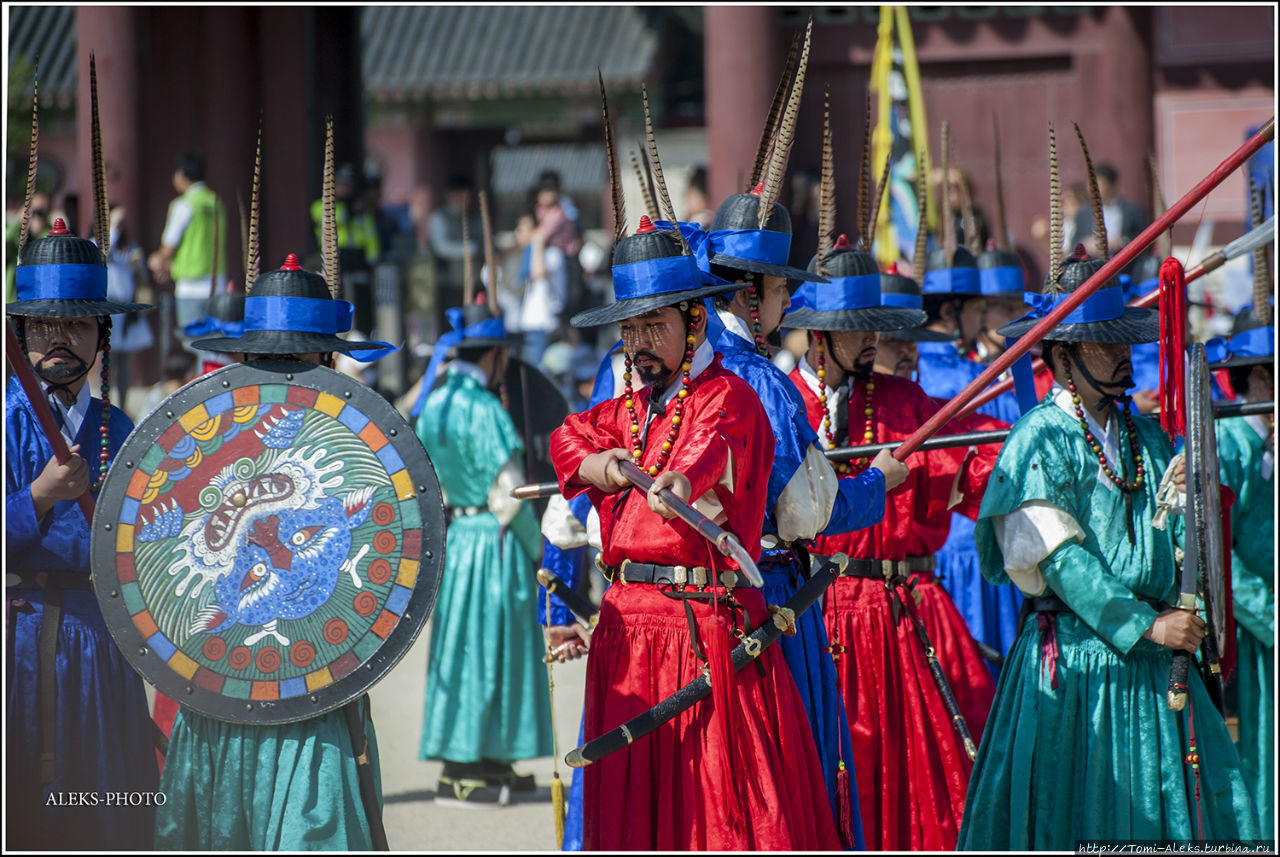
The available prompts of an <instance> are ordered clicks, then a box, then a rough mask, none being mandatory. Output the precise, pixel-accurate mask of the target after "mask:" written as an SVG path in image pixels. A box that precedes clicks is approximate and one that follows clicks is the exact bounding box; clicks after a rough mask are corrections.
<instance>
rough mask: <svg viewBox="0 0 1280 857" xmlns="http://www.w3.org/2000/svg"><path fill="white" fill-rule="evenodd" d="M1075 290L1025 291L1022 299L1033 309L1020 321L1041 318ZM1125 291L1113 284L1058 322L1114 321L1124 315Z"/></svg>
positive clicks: (1094, 294)
mask: <svg viewBox="0 0 1280 857" xmlns="http://www.w3.org/2000/svg"><path fill="white" fill-rule="evenodd" d="M1073 294H1074V292H1065V293H1063V294H1050V295H1042V294H1037V293H1036V292H1023V293H1022V301H1023V303H1025V304H1027V305H1028V306H1029V307H1031V311H1030V312H1028V313H1027V314H1026V315H1024V316H1023V317H1022V318H1020V319H1018V321H1023V320H1025V319H1041V318H1044V317H1045V316H1047V315H1048V314H1049V313H1050V312H1052V311H1053V309H1054V307H1057V306H1058V305H1060V304H1062V303H1063V302H1065V301H1066V300H1067V299H1068V298H1070V297H1071V296H1072V295H1073ZM1124 309H1125V307H1124V292H1123V290H1122V289H1121V288H1120V286H1111V287H1110V288H1106V289H1098V291H1096V292H1094V293H1093V294H1091V295H1089V297H1087V298H1085V300H1084V303H1082V304H1080V306H1078V307H1076V308H1075V309H1073V310H1072V311H1071V312H1070V313H1068V314H1067V317H1066V318H1064V319H1062V320H1061V321H1059V322H1058V324H1086V323H1088V322H1091V321H1113V320H1115V319H1117V318H1120V317H1121V316H1123V315H1124Z"/></svg>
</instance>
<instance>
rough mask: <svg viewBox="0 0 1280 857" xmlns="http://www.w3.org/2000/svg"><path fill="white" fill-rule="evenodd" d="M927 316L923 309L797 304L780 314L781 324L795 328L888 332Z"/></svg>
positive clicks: (918, 321) (915, 323)
mask: <svg viewBox="0 0 1280 857" xmlns="http://www.w3.org/2000/svg"><path fill="white" fill-rule="evenodd" d="M927 319H928V316H926V315H925V313H924V310H920V309H908V308H905V307H867V308H866V309H840V310H815V309H810V308H809V307H801V308H800V309H797V310H795V311H794V312H789V313H787V314H786V315H785V316H783V317H782V324H783V326H784V327H790V328H795V329H799V330H875V331H881V330H883V331H892V330H905V329H908V328H914V327H919V326H920V325H922V324H924V323H925V321H926V320H927Z"/></svg>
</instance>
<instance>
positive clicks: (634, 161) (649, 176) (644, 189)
mask: <svg viewBox="0 0 1280 857" xmlns="http://www.w3.org/2000/svg"><path fill="white" fill-rule="evenodd" d="M641 160H643V161H644V166H643V167H642V166H640V161H641ZM648 166H649V159H648V157H647V156H646V155H645V153H644V149H643V147H642V148H641V150H640V155H639V157H637V156H636V150H635V149H632V150H631V168H632V169H634V170H635V172H636V181H637V182H639V183H640V196H641V197H642V199H643V200H644V212H645V214H652V215H653V216H654V217H660V216H661V215H659V214H658V207H657V206H656V205H655V204H654V201H653V195H654V192H655V189H654V187H653V173H652V172H650V171H649V170H648V169H647V168H648Z"/></svg>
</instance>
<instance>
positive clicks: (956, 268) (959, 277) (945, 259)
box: [920, 247, 982, 298]
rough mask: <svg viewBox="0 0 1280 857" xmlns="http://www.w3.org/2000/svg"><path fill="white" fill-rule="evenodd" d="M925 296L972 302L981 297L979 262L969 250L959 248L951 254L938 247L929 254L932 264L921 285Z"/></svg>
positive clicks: (927, 269) (929, 265)
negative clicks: (964, 299)
mask: <svg viewBox="0 0 1280 857" xmlns="http://www.w3.org/2000/svg"><path fill="white" fill-rule="evenodd" d="M920 291H921V292H923V293H924V294H926V295H936V296H939V297H948V298H973V297H979V296H981V295H982V283H981V280H980V278H979V276H978V260H977V259H976V258H975V257H974V255H973V254H972V253H971V252H969V250H968V249H967V248H964V247H956V248H955V249H954V250H952V251H951V252H948V251H947V249H946V248H945V247H939V248H938V249H937V250H934V251H933V252H932V253H930V254H929V264H928V267H927V268H926V271H925V275H924V282H922V283H921V284H920Z"/></svg>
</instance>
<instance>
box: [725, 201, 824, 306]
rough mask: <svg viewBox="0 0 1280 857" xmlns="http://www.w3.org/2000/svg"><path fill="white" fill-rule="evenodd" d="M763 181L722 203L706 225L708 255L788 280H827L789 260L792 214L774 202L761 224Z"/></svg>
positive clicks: (737, 267)
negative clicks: (788, 262) (746, 191)
mask: <svg viewBox="0 0 1280 857" xmlns="http://www.w3.org/2000/svg"><path fill="white" fill-rule="evenodd" d="M763 191H764V182H760V183H759V184H757V185H756V186H755V187H754V188H753V189H752V190H751V191H750V192H749V193H735V194H734V195H733V196H731V197H729V198H728V199H726V200H725V201H724V202H722V203H720V207H719V208H718V209H716V214H715V217H714V218H712V220H711V226H710V227H709V228H708V229H707V233H706V237H707V244H706V256H707V261H708V262H709V263H710V264H712V265H720V266H722V267H725V268H732V269H733V270H735V271H745V272H747V273H753V274H764V275H765V276H771V277H785V278H786V279H788V280H801V281H808V282H818V283H825V282H826V278H825V277H821V276H819V275H818V274H816V273H814V272H813V271H806V270H803V269H801V268H795V267H792V266H791V265H788V264H787V258H788V257H789V256H790V253H791V215H790V214H788V213H787V210H786V209H785V208H783V207H782V204H781V203H777V202H775V203H773V207H772V209H771V210H770V211H769V218H768V220H766V221H765V223H764V228H761V227H760V199H761V194H762V192H763Z"/></svg>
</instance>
